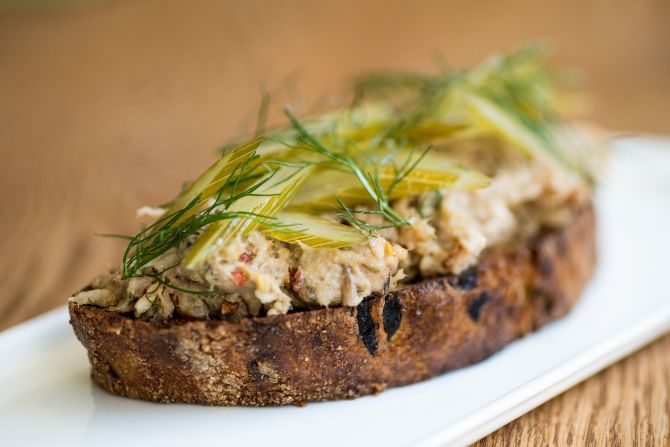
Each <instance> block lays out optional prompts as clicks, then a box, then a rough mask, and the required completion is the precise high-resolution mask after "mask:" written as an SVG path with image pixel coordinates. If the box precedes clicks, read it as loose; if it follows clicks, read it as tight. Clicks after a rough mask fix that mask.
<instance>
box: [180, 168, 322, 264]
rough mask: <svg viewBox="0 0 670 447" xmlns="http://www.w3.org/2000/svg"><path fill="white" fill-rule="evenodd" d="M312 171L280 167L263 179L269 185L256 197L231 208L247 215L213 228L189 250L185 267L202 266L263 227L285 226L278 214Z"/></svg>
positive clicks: (184, 261) (207, 230) (251, 196)
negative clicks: (229, 244) (239, 237)
mask: <svg viewBox="0 0 670 447" xmlns="http://www.w3.org/2000/svg"><path fill="white" fill-rule="evenodd" d="M312 169H313V167H312V166H305V167H279V168H277V169H276V170H275V171H273V173H269V174H267V175H268V176H270V178H268V177H266V178H264V179H262V180H260V181H265V183H264V184H263V185H262V186H261V187H260V188H258V189H257V190H256V192H255V194H254V195H250V196H246V197H243V198H241V199H240V200H238V201H236V202H234V203H233V204H232V205H231V206H230V207H229V208H228V209H227V211H230V212H236V213H245V215H243V216H241V217H236V218H233V219H229V220H222V221H219V222H215V223H213V224H211V225H209V226H208V227H207V229H205V231H204V232H203V233H202V234H201V235H200V237H199V238H198V240H197V241H196V243H195V244H194V245H193V247H191V249H190V250H189V251H188V253H187V254H186V256H185V257H184V259H183V260H182V265H184V266H185V267H188V268H195V267H197V266H199V265H202V264H203V263H204V262H205V261H206V260H207V259H208V258H209V256H210V255H211V254H212V253H213V252H214V251H215V250H216V249H218V248H220V247H222V246H225V245H227V244H228V243H230V242H231V241H233V240H234V239H235V238H237V237H238V236H244V235H246V234H249V233H250V232H251V231H253V230H255V229H257V228H258V227H259V226H261V225H263V226H265V227H271V228H278V227H281V224H280V223H279V222H278V221H277V219H276V218H275V215H276V214H277V213H278V212H279V211H280V210H281V209H282V208H283V207H284V206H285V205H286V203H287V202H288V201H289V200H290V199H291V198H292V197H293V196H294V195H295V193H296V191H297V190H298V188H300V185H302V183H303V182H304V181H305V180H306V179H307V177H308V176H309V173H310V172H311V171H312Z"/></svg>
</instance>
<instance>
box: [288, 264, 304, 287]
mask: <svg viewBox="0 0 670 447" xmlns="http://www.w3.org/2000/svg"><path fill="white" fill-rule="evenodd" d="M288 275H289V278H290V279H291V289H293V291H294V292H295V293H298V292H299V291H300V288H301V287H302V273H301V272H300V270H299V269H298V268H297V267H289V268H288Z"/></svg>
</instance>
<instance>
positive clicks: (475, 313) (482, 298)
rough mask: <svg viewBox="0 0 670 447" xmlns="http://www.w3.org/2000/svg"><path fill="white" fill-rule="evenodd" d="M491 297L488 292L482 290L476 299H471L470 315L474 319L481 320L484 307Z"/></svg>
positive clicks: (469, 305)
mask: <svg viewBox="0 0 670 447" xmlns="http://www.w3.org/2000/svg"><path fill="white" fill-rule="evenodd" d="M490 298H491V295H489V293H488V292H482V293H481V295H479V296H478V297H477V298H476V299H474V300H472V301H470V304H468V315H470V318H472V320H473V321H479V317H480V314H481V311H482V307H483V306H484V304H486V302H487V301H488V300H489V299H490Z"/></svg>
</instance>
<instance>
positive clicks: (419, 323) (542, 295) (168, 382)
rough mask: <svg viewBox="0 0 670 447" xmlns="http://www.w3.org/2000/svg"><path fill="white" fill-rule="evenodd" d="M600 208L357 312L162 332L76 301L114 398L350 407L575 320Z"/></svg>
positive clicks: (175, 323)
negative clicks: (559, 321)
mask: <svg viewBox="0 0 670 447" xmlns="http://www.w3.org/2000/svg"><path fill="white" fill-rule="evenodd" d="M595 251H596V250H595V223H594V213H593V209H591V208H586V209H583V210H581V211H580V212H579V213H577V216H576V218H575V219H574V221H573V222H571V223H570V224H569V225H567V226H565V227H563V228H561V229H557V230H553V231H548V232H544V233H543V234H541V235H540V236H538V237H537V238H536V239H534V240H532V241H529V242H527V243H526V244H523V245H517V246H512V247H509V248H507V249H506V250H504V251H501V252H500V253H497V254H491V255H489V256H487V257H484V258H483V259H482V260H481V261H480V262H479V264H478V265H477V266H476V267H474V268H472V269H470V270H468V271H466V272H465V273H463V274H462V275H460V276H459V277H440V278H434V279H429V280H425V281H422V282H420V283H417V284H412V285H410V286H408V287H405V288H403V289H400V290H397V291H394V292H391V293H388V294H386V295H385V296H376V297H371V298H369V299H367V300H365V301H363V303H361V304H360V305H359V306H358V307H355V308H352V307H336V308H329V309H319V310H311V311H304V312H295V313H290V314H287V315H277V316H268V317H262V318H247V319H243V320H242V321H239V322H235V323H234V322H228V321H202V320H199V321H179V320H172V321H168V322H166V323H162V324H157V323H152V322H147V321H141V320H136V319H133V318H130V317H127V316H124V315H121V314H118V313H114V312H110V311H107V310H103V309H100V308H97V307H92V306H78V305H76V304H74V303H70V305H69V308H70V318H71V324H72V326H73V328H74V331H75V334H76V335H77V338H78V339H79V340H80V341H81V343H82V344H83V345H84V346H85V347H86V349H87V350H88V355H89V359H90V361H91V365H92V377H93V380H94V381H95V382H96V383H97V384H99V385H100V386H101V387H102V388H104V389H105V390H107V391H109V392H110V393H113V394H118V395H123V396H128V397H132V398H138V399H146V400H152V401H158V402H187V403H197V404H205V405H252V406H262V405H284V404H298V405H302V404H305V403H307V402H311V401H323V400H334V399H349V398H355V397H358V396H364V395H368V394H375V393H379V392H380V391H382V390H384V389H386V388H390V387H395V386H401V385H407V384H411V383H415V382H419V381H422V380H426V379H429V378H431V377H433V376H436V375H438V374H441V373H444V372H445V371H449V370H453V369H456V368H460V367H463V366H466V365H470V364H472V363H476V362H479V361H481V360H483V359H485V358H486V357H488V356H490V355H491V354H493V353H495V352H496V351H498V350H500V349H501V348H503V347H504V346H505V345H507V344H508V343H510V342H512V341H513V340H515V339H518V338H520V337H523V336H524V335H526V334H528V333H529V332H531V331H534V330H536V329H538V328H540V327H541V326H543V325H545V324H547V323H548V322H550V321H552V320H554V319H556V318H559V317H561V316H563V315H565V314H566V313H567V312H568V311H569V310H570V309H571V308H572V306H573V305H574V303H575V302H576V301H577V299H578V298H579V296H580V295H581V292H582V289H583V288H584V286H585V284H586V282H587V281H588V279H589V278H590V277H591V274H592V272H593V268H594V265H595V260H596V253H595Z"/></svg>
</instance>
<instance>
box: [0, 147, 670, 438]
mask: <svg viewBox="0 0 670 447" xmlns="http://www.w3.org/2000/svg"><path fill="white" fill-rule="evenodd" d="M597 209H598V218H599V226H600V228H599V248H600V263H599V266H598V269H597V273H596V276H595V278H594V279H593V281H592V282H591V284H590V285H589V287H588V289H587V291H586V293H585V294H584V296H583V297H582V299H581V301H580V302H579V304H578V305H577V306H576V308H575V309H574V310H573V312H572V313H571V314H570V315H568V316H567V317H565V318H564V319H562V320H560V321H558V322H555V323H552V324H550V325H549V326H547V327H545V328H544V329H542V330H540V331H539V332H537V333H535V334H533V335H530V336H528V337H526V338H524V339H522V340H520V341H517V342H515V343H513V344H512V345H510V346H509V347H508V348H506V349H504V350H503V351H501V352H499V353H498V354H496V355H494V356H493V357H491V358H489V359H488V360H486V361H484V362H481V363H480V364H477V365H474V366H471V367H468V368H464V369H461V370H459V371H455V372H452V373H448V374H446V375H443V376H441V377H438V378H435V379H433V380H429V381H427V382H423V383H419V384H416V385H411V386H407V387H403V388H398V389H392V390H388V391H385V392H384V393H382V394H380V395H379V396H373V397H365V398H360V399H356V400H353V401H340V402H328V403H318V404H310V405H308V406H306V407H304V408H298V407H281V408H208V407H199V406H193V405H159V404H153V403H148V402H141V401H135V400H130V399H125V398H120V397H115V396H111V395H109V394H107V393H105V392H104V391H101V390H100V389H98V388H97V387H96V386H94V385H93V384H92V383H91V381H90V379H89V377H88V374H89V366H88V361H87V359H86V354H85V352H84V349H83V348H82V347H81V346H80V345H79V343H78V342H77V341H76V339H75V337H74V335H73V333H72V330H71V328H70V327H69V325H68V316H67V312H66V310H65V309H64V308H61V309H57V310H55V311H53V312H51V313H49V314H46V315H44V316H42V317H39V318H37V319H35V320H33V321H30V322H27V323H24V324H22V325H20V326H17V327H16V328H13V329H10V330H8V331H6V332H4V333H2V334H0V359H1V362H2V366H1V367H0V439H2V441H0V442H2V444H3V445H19V444H20V445H50V446H61V445H63V446H64V445H68V446H73V445H96V446H105V445H114V446H119V445H140V444H145V445H161V446H184V445H197V446H201V447H204V446H210V445H247V446H249V445H258V446H272V445H291V446H292V447H298V446H302V445H305V446H310V447H312V446H314V445H319V446H320V447H326V446H338V447H342V446H344V445H346V446H351V445H365V446H374V445H383V446H385V447H392V446H408V445H420V446H436V445H463V444H467V443H469V442H472V441H475V440H476V439H478V438H480V437H482V436H484V435H486V434H487V433H490V432H491V431H493V430H495V429H496V428H498V427H500V426H502V425H504V424H505V423H507V422H509V421H511V420H512V419H514V418H516V417H518V416H519V415H521V414H523V413H525V412H527V411H529V410H530V409H532V408H534V407H536V406H538V405H539V404H541V403H542V402H545V401H546V400H548V399H550V398H551V397H553V396H555V395H556V394H558V393H560V392H561V391H563V390H565V389H567V388H569V387H570V386H572V385H574V384H576V383H578V382H579V381H581V380H583V379H584V378H586V377H588V376H589V375H591V374H593V373H595V372H596V371H598V370H600V369H602V368H603V367H605V366H606V365H609V364H611V363H612V362H614V361H616V360H617V359H619V358H621V357H623V356H625V355H626V354H628V353H630V352H631V351H633V350H634V349H636V348H638V347H640V346H642V345H644V344H645V343H648V342H649V341H651V340H652V339H654V338H656V337H658V336H659V335H660V334H662V333H663V332H665V331H667V330H668V329H670V291H669V290H668V287H667V285H666V284H667V283H666V279H667V276H668V274H669V273H668V265H669V261H668V253H670V140H667V139H650V138H645V139H626V140H620V141H618V142H617V143H615V144H614V154H613V157H612V160H611V166H610V169H609V171H608V174H607V176H606V178H605V179H604V181H603V184H602V185H601V187H600V190H599V192H598V194H597Z"/></svg>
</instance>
